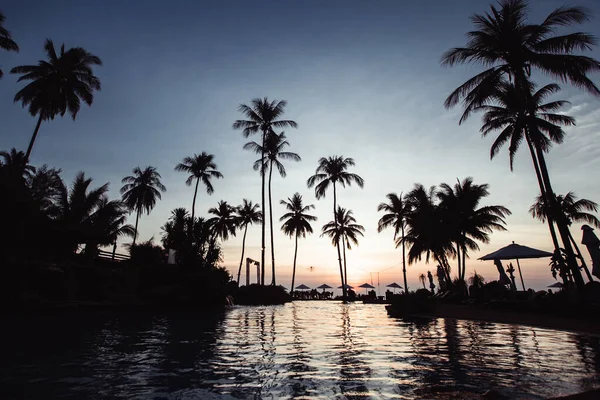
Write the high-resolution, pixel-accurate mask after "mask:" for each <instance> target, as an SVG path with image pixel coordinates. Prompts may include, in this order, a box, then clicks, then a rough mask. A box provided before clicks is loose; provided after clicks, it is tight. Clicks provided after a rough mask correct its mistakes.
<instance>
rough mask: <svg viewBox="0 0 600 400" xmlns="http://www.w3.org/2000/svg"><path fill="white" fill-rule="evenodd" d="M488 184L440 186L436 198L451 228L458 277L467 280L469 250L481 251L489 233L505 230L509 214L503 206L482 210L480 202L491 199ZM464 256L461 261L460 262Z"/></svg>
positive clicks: (470, 181) (466, 182)
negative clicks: (478, 242)
mask: <svg viewBox="0 0 600 400" xmlns="http://www.w3.org/2000/svg"><path fill="white" fill-rule="evenodd" d="M488 188H489V185H487V184H483V185H476V184H474V183H473V178H471V177H467V178H465V179H463V181H462V182H461V181H458V182H457V183H456V184H455V185H454V187H451V186H450V185H448V184H447V183H442V184H441V185H440V190H439V191H438V192H437V196H438V198H439V200H440V205H439V206H440V208H441V209H442V210H443V212H445V215H444V218H445V220H446V221H447V225H448V226H449V227H450V229H452V231H453V232H452V237H453V240H454V243H455V244H456V257H457V259H458V277H459V279H460V280H462V281H464V280H465V272H466V258H467V253H468V250H469V249H470V250H479V245H478V244H477V241H480V242H483V243H489V241H490V237H489V235H490V233H492V232H493V231H494V230H500V231H505V230H506V228H505V227H504V224H505V221H504V218H506V216H508V215H510V214H511V212H510V210H509V209H507V208H506V207H503V206H484V207H480V208H478V207H479V203H480V201H481V200H482V199H483V198H484V197H487V196H489V194H490V193H489V191H488ZM461 255H462V260H461Z"/></svg>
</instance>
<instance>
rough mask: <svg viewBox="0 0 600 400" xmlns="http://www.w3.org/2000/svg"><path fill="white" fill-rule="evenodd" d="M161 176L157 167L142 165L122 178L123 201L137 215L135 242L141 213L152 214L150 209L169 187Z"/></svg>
mask: <svg viewBox="0 0 600 400" xmlns="http://www.w3.org/2000/svg"><path fill="white" fill-rule="evenodd" d="M160 179H161V176H160V174H159V173H158V171H157V170H156V168H155V167H152V166H148V167H145V168H144V169H143V170H142V169H141V168H140V167H135V168H134V169H133V175H130V176H126V177H125V178H123V179H122V180H121V183H123V187H122V188H121V191H120V192H121V195H122V198H123V201H124V202H125V204H126V205H127V207H128V208H129V210H130V211H131V212H134V211H135V213H136V215H135V234H134V235H133V243H132V245H135V241H136V239H137V234H138V222H139V219H140V215H141V214H142V213H143V212H145V213H146V214H150V211H152V209H153V208H154V206H155V205H156V201H157V200H160V199H161V195H160V193H161V192H163V193H164V192H166V191H167V188H166V187H165V185H163V184H162V183H161V181H160Z"/></svg>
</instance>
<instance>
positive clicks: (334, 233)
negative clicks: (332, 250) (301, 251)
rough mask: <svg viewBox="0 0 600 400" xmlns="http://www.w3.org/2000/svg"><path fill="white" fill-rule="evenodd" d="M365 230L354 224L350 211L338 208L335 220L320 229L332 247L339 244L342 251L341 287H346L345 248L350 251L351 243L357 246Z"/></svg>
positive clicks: (354, 220)
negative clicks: (359, 237) (328, 238)
mask: <svg viewBox="0 0 600 400" xmlns="http://www.w3.org/2000/svg"><path fill="white" fill-rule="evenodd" d="M364 230H365V228H364V227H363V226H362V225H358V224H357V223H356V219H355V218H354V216H353V215H352V210H346V209H345V208H342V207H340V206H338V209H337V213H336V216H335V219H334V220H333V221H330V222H328V223H326V224H325V225H324V226H323V228H322V232H323V233H322V234H321V236H323V235H327V236H329V237H330V238H331V242H332V243H333V245H334V246H339V245H340V242H341V243H342V247H343V249H344V275H343V277H342V287H344V286H348V272H347V270H346V248H348V250H352V247H351V244H350V243H351V242H352V243H354V244H355V245H357V246H358V236H359V235H360V236H364V235H363V232H364Z"/></svg>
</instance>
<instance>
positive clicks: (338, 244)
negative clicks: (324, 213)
mask: <svg viewBox="0 0 600 400" xmlns="http://www.w3.org/2000/svg"><path fill="white" fill-rule="evenodd" d="M336 208H337V194H336V191H335V182H333V223H334V224H335V228H336V230H337V225H338V222H337V213H336V212H335V210H336ZM336 247H337V253H338V263H339V264H340V277H341V280H342V299H344V301H346V299H347V298H348V297H347V293H346V284H345V282H346V280H345V279H344V270H343V268H342V254H341V252H340V241H339V240H338V241H337V243H336Z"/></svg>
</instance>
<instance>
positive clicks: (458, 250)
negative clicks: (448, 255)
mask: <svg viewBox="0 0 600 400" xmlns="http://www.w3.org/2000/svg"><path fill="white" fill-rule="evenodd" d="M456 259H457V261H458V279H460V278H461V277H462V269H461V268H460V261H461V259H460V244H459V243H458V242H457V243H456Z"/></svg>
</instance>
